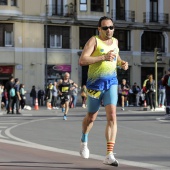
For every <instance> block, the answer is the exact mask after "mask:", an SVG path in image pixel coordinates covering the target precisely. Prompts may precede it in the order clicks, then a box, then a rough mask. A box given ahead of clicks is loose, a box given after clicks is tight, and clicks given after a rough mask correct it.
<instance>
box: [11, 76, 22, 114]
mask: <svg viewBox="0 0 170 170" xmlns="http://www.w3.org/2000/svg"><path fill="white" fill-rule="evenodd" d="M14 89H15V96H14V97H13V98H14V100H13V103H12V113H14V105H15V106H16V114H21V113H20V112H19V106H20V101H21V96H20V91H19V79H18V78H16V79H15V84H14Z"/></svg>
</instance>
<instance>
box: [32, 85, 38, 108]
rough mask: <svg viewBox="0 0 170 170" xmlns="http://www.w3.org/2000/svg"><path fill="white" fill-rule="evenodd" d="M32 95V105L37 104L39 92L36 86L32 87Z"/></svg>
mask: <svg viewBox="0 0 170 170" xmlns="http://www.w3.org/2000/svg"><path fill="white" fill-rule="evenodd" d="M30 97H32V106H35V100H36V97H37V92H36V89H35V86H32V89H31V92H30Z"/></svg>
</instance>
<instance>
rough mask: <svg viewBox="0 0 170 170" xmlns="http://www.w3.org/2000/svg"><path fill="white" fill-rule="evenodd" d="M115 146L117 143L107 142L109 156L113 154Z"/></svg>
mask: <svg viewBox="0 0 170 170" xmlns="http://www.w3.org/2000/svg"><path fill="white" fill-rule="evenodd" d="M114 145H115V143H114V142H111V141H110V142H109V141H108V142H107V155H108V154H109V153H112V152H113V148H114Z"/></svg>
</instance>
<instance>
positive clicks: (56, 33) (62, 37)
mask: <svg viewBox="0 0 170 170" xmlns="http://www.w3.org/2000/svg"><path fill="white" fill-rule="evenodd" d="M45 28H46V27H45ZM44 31H45V29H44ZM44 35H45V42H46V31H45V33H44ZM69 40H70V27H64V26H63V27H62V26H47V43H48V44H47V47H48V48H65V49H66V48H70V41H69Z"/></svg>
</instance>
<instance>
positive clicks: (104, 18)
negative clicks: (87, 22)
mask: <svg viewBox="0 0 170 170" xmlns="http://www.w3.org/2000/svg"><path fill="white" fill-rule="evenodd" d="M103 20H111V21H112V23H113V20H112V18H110V17H106V16H103V17H101V18H100V19H99V22H98V27H101V23H102V21H103ZM113 25H114V23H113Z"/></svg>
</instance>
